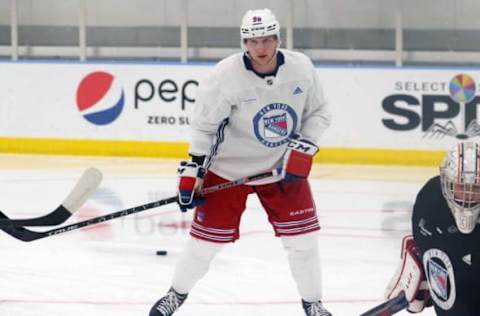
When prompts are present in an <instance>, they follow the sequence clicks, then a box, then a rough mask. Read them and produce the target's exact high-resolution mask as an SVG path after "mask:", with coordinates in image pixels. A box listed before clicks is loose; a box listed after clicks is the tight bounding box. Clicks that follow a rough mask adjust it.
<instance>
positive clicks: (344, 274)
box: [0, 155, 436, 316]
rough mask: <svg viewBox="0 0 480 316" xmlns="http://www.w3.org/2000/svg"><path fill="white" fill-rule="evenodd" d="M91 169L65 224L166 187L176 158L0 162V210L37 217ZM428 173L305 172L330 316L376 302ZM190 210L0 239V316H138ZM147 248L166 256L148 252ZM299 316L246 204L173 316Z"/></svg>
mask: <svg viewBox="0 0 480 316" xmlns="http://www.w3.org/2000/svg"><path fill="white" fill-rule="evenodd" d="M90 166H96V167H98V168H99V169H100V170H102V171H103V173H104V180H103V182H102V184H101V185H100V187H99V189H98V190H97V192H96V193H95V194H94V195H93V197H92V198H91V199H90V200H88V201H87V203H86V204H85V205H84V206H83V207H82V208H81V209H80V211H79V212H78V213H77V214H75V215H74V216H73V217H72V218H71V219H69V220H68V221H67V222H66V224H70V223H74V222H78V221H81V220H84V219H88V218H91V217H95V216H100V215H102V214H106V213H110V212H113V211H117V210H122V209H125V208H128V207H132V206H136V205H141V204H145V203H147V202H151V201H155V200H159V199H162V198H165V197H169V196H172V195H174V192H175V181H176V179H175V174H174V172H175V169H176V167H175V166H176V161H164V160H155V159H118V158H117V159H113V158H80V157H60V156H28V155H1V156H0V192H1V193H0V210H1V211H3V212H5V213H6V214H7V215H9V216H11V217H15V218H22V217H24V218H25V217H34V216H40V215H44V214H46V213H47V212H48V211H50V210H53V209H54V208H55V207H56V206H58V204H59V203H60V202H62V201H63V198H64V197H65V196H66V195H67V193H68V192H69V190H70V189H71V188H72V187H73V185H74V184H75V181H76V180H77V179H78V178H79V177H80V175H81V173H82V171H83V170H84V169H85V168H87V167H90ZM435 172H436V169H435V168H407V167H378V166H377V167H375V166H373V167H368V166H349V165H320V166H316V167H315V170H314V174H313V176H312V181H311V183H312V190H313V193H314V195H315V200H316V203H317V208H318V213H319V216H320V221H321V226H322V230H321V232H320V236H321V237H320V240H321V244H320V248H321V249H320V250H321V256H322V266H323V292H324V298H323V300H324V303H325V306H327V307H328V309H330V311H331V312H332V313H333V314H334V315H335V316H342V315H346V316H348V315H359V314H361V313H362V312H364V311H366V310H368V309H369V308H371V307H373V306H375V305H377V304H379V303H381V301H382V296H383V292H384V290H385V287H386V284H387V283H388V280H389V279H390V277H391V276H392V274H393V273H394V270H395V268H396V265H397V262H398V260H399V254H400V253H399V252H400V243H401V238H402V236H403V235H405V234H407V233H408V232H409V231H410V212H411V206H412V203H413V201H414V198H415V195H416V192H417V191H418V189H419V188H420V187H421V185H422V184H423V183H424V182H425V181H426V180H427V179H428V178H429V177H431V176H433V175H434V174H435ZM191 215H192V213H191V212H190V213H188V214H186V215H185V214H182V213H180V211H179V210H178V209H177V207H176V206H175V205H173V204H172V205H167V206H163V207H160V208H157V209H151V210H148V211H145V212H142V213H139V214H137V215H132V216H126V217H122V218H119V219H115V220H113V221H110V222H106V223H102V224H100V225H97V226H93V227H90V228H85V229H81V230H76V231H72V232H68V233H64V234H60V235H57V236H52V237H48V238H44V239H41V240H37V241H33V242H27V243H25V242H21V241H18V240H16V239H13V238H12V237H10V236H8V235H6V234H4V233H3V232H0V233H2V234H0V251H1V255H0V315H1V316H91V315H92V316H93V315H95V316H97V315H115V316H137V315H138V316H146V315H148V311H149V309H150V306H151V305H152V304H153V303H154V302H155V301H156V300H157V299H159V298H160V297H161V296H162V295H163V294H164V293H165V291H166V290H167V289H168V287H169V285H170V279H171V276H172V272H173V269H174V265H175V262H176V260H177V258H178V255H179V253H180V251H181V249H182V246H183V245H184V243H185V241H186V240H187V238H188V226H189V223H190V220H191ZM42 229H43V228H42ZM42 229H38V230H42ZM157 250H167V251H168V255H167V256H157V255H156V251H157ZM302 313H303V312H302V309H301V305H300V298H299V296H298V294H297V291H296V287H295V284H294V282H293V280H292V278H291V276H290V272H289V269H288V265H287V261H286V257H285V254H284V252H283V250H282V247H281V245H280V242H279V240H278V239H277V238H275V237H274V236H273V233H272V228H271V227H270V225H269V223H268V221H267V218H266V216H265V214H264V212H263V210H262V209H261V207H260V204H259V202H258V201H257V200H256V198H254V197H252V198H251V199H250V200H249V203H248V208H247V211H246V212H245V214H244V216H243V219H242V225H241V239H240V240H239V241H237V242H236V243H234V244H232V245H228V246H227V247H226V248H225V249H224V251H223V252H222V253H221V254H220V255H219V256H218V257H217V258H216V259H215V261H214V262H213V264H212V266H211V270H210V272H209V273H208V274H207V276H206V277H205V278H204V279H203V280H201V281H200V282H199V283H198V284H197V286H196V287H195V288H194V290H193V291H192V292H191V293H190V296H189V298H188V300H187V301H186V303H185V305H184V306H182V308H181V309H180V311H179V312H178V313H176V314H175V315H178V316H182V315H183V316H187V315H195V316H206V315H208V316H223V315H228V316H246V315H248V316H261V315H263V316H266V315H268V316H270V315H276V316H287V315H288V316H301V315H303V314H302ZM398 315H410V314H409V313H407V312H400V313H399V314H398ZM422 315H434V312H433V311H432V310H431V309H430V310H428V311H426V312H424V313H423V314H422Z"/></svg>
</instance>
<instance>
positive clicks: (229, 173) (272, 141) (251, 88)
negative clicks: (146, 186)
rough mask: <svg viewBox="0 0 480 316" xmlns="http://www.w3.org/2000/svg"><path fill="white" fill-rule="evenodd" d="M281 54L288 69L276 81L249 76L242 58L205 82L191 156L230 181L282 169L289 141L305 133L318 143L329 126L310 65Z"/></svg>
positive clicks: (225, 61) (284, 52)
mask: <svg viewBox="0 0 480 316" xmlns="http://www.w3.org/2000/svg"><path fill="white" fill-rule="evenodd" d="M279 54H281V55H282V56H281V57H283V58H284V63H283V64H282V65H281V66H280V67H279V68H278V71H277V73H276V75H275V76H270V77H265V78H261V77H260V76H258V75H257V74H255V73H254V72H253V71H252V70H248V69H247V68H246V65H245V63H244V61H243V53H238V54H235V55H232V56H230V57H227V58H225V59H223V60H222V61H220V62H219V63H218V64H217V65H215V67H214V68H213V71H212V72H211V73H210V74H209V75H208V76H207V78H205V80H203V81H202V82H200V85H199V88H198V92H197V98H196V102H195V107H194V112H193V117H192V135H191V136H192V138H191V143H190V148H189V153H190V154H192V155H198V156H202V155H206V156H207V160H206V165H207V167H208V169H209V170H211V171H212V172H214V173H216V174H217V175H219V176H221V177H223V178H225V179H228V180H234V179H237V178H241V177H244V176H250V175H254V174H257V173H261V172H265V171H269V170H272V169H274V168H276V167H277V166H280V165H281V163H282V158H283V155H284V153H285V150H286V143H287V139H288V137H289V136H291V135H292V134H293V133H300V134H301V135H302V137H303V138H306V139H308V140H310V141H312V142H314V143H317V142H318V140H319V138H320V136H321V135H322V133H323V132H324V131H325V129H326V128H327V127H328V125H329V124H330V112H329V110H328V107H327V102H326V101H325V99H324V96H323V90H322V86H321V84H320V82H319V78H318V75H317V73H316V70H315V68H314V67H313V64H312V62H311V60H310V59H309V58H308V57H307V56H305V55H303V54H301V53H297V52H293V51H289V50H279ZM278 180H279V179H271V181H268V182H274V181H278ZM262 183H265V181H262Z"/></svg>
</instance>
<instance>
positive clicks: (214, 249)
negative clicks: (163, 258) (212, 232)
mask: <svg viewBox="0 0 480 316" xmlns="http://www.w3.org/2000/svg"><path fill="white" fill-rule="evenodd" d="M223 246H224V244H221V243H215V242H211V241H205V240H202V239H198V238H195V237H192V238H190V240H189V241H188V244H187V248H186V252H189V253H190V254H191V255H193V256H194V257H196V258H197V259H200V260H202V261H208V262H210V261H211V260H212V259H213V258H214V257H215V255H216V254H217V253H218V252H219V251H220V250H222V248H223Z"/></svg>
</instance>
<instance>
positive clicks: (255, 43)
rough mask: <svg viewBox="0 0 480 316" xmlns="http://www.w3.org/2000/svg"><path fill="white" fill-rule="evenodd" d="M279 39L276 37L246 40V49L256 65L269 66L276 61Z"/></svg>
mask: <svg viewBox="0 0 480 316" xmlns="http://www.w3.org/2000/svg"><path fill="white" fill-rule="evenodd" d="M277 46H278V39H277V37H276V36H274V35H273V36H265V37H257V38H249V39H246V40H245V47H246V48H247V50H248V53H249V55H250V58H251V59H252V60H253V62H254V63H256V64H258V65H261V66H267V65H269V64H271V63H272V62H273V61H274V58H273V57H274V56H275V54H276V52H277Z"/></svg>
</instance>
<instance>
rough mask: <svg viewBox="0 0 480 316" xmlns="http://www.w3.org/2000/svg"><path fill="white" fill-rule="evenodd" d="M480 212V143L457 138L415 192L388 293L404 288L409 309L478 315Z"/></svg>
mask: <svg viewBox="0 0 480 316" xmlns="http://www.w3.org/2000/svg"><path fill="white" fill-rule="evenodd" d="M479 213H480V146H479V144H477V143H473V142H464V143H459V144H458V145H457V146H456V147H455V148H454V149H453V150H451V151H449V152H448V153H447V156H446V157H445V159H444V161H443V163H442V165H441V167H440V176H436V177H433V178H432V179H430V180H429V181H428V182H427V183H426V184H425V185H424V186H423V188H422V189H421V190H420V192H419V193H418V195H417V199H416V201H415V205H414V209H413V218H412V225H413V226H412V230H413V237H412V236H406V237H405V238H404V240H403V245H402V256H401V259H402V260H401V264H400V266H399V268H398V270H397V272H396V274H395V275H394V277H393V278H392V280H391V282H390V284H389V286H388V287H387V293H386V297H387V298H392V297H394V296H397V295H398V294H399V293H400V292H401V291H404V293H405V297H406V299H407V301H408V302H409V306H408V310H409V311H410V312H413V313H418V312H421V311H423V309H424V308H425V307H426V306H429V305H431V304H433V306H434V308H435V312H436V314H437V315H440V316H446V315H451V316H478V315H480V228H479V225H478V220H479Z"/></svg>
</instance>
